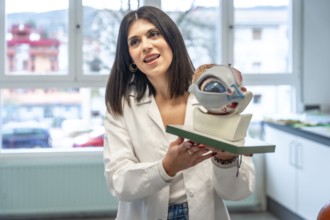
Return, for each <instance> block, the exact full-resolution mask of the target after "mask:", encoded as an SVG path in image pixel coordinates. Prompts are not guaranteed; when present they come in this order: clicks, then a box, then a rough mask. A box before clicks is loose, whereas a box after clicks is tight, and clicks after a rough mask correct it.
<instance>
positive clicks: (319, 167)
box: [265, 124, 330, 220]
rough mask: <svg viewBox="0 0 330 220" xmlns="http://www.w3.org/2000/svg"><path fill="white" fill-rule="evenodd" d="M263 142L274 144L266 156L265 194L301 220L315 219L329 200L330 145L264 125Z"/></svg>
mask: <svg viewBox="0 0 330 220" xmlns="http://www.w3.org/2000/svg"><path fill="white" fill-rule="evenodd" d="M265 141H267V142H269V143H274V144H276V149H275V152H274V153H270V154H266V155H265V158H266V160H265V164H266V193H267V195H268V196H269V197H271V198H272V199H274V200H275V201H277V202H278V203H280V204H281V205H283V206H284V207H286V208H288V209H289V210H291V211H292V212H294V213H295V214H297V215H299V216H300V217H302V218H304V219H308V220H312V219H316V217H317V214H318V212H319V210H320V209H321V207H322V206H323V205H324V204H326V203H327V202H330V175H329V173H330V169H329V168H330V146H326V145H324V144H320V143H317V142H314V141H311V140H309V139H306V138H303V137H300V136H297V135H293V134H290V133H288V132H285V131H281V130H279V129H276V128H273V127H270V126H269V125H267V124H265Z"/></svg>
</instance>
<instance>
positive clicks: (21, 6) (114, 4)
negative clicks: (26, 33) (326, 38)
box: [6, 0, 290, 13]
mask: <svg viewBox="0 0 330 220" xmlns="http://www.w3.org/2000/svg"><path fill="white" fill-rule="evenodd" d="M192 1H193V0H163V4H162V7H163V9H164V10H165V11H170V10H176V9H181V10H182V9H184V10H187V9H188V8H190V5H191V2H192ZM194 1H195V5H196V6H218V5H219V0H207V1H206V0H194ZM225 1H226V0H225ZM289 1H290V0H235V7H253V6H256V5H259V6H261V5H273V6H278V5H288V2H289ZM68 2H69V1H68V0H7V1H6V11H7V13H14V12H22V11H24V12H30V11H32V12H43V11H47V10H49V9H50V8H51V10H58V9H65V8H68ZM83 2H84V5H89V6H94V7H95V8H104V7H106V8H110V6H111V8H120V3H121V2H122V0H83ZM123 2H124V1H123ZM135 2H136V1H134V0H133V1H132V6H133V7H134V5H135V7H136V4H134V3H135Z"/></svg>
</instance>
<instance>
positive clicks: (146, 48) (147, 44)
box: [142, 39, 152, 53]
mask: <svg viewBox="0 0 330 220" xmlns="http://www.w3.org/2000/svg"><path fill="white" fill-rule="evenodd" d="M151 48H152V44H151V42H150V40H149V39H144V40H142V49H143V52H144V53H148V52H150V50H151Z"/></svg>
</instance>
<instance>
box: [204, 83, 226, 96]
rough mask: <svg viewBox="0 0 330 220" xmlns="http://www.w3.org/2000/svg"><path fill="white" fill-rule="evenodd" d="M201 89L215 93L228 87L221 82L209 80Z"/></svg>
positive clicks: (221, 91)
mask: <svg viewBox="0 0 330 220" xmlns="http://www.w3.org/2000/svg"><path fill="white" fill-rule="evenodd" d="M201 89H202V90H203V91H205V92H215V93H224V92H226V88H225V87H224V86H223V85H222V84H221V83H220V82H217V81H211V82H208V83H206V84H205V85H204V86H203V87H202V88H201Z"/></svg>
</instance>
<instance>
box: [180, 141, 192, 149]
mask: <svg viewBox="0 0 330 220" xmlns="http://www.w3.org/2000/svg"><path fill="white" fill-rule="evenodd" d="M191 146H192V144H191V143H190V142H189V141H185V142H183V143H182V144H181V150H182V151H187V150H189V149H190V148H191Z"/></svg>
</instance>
